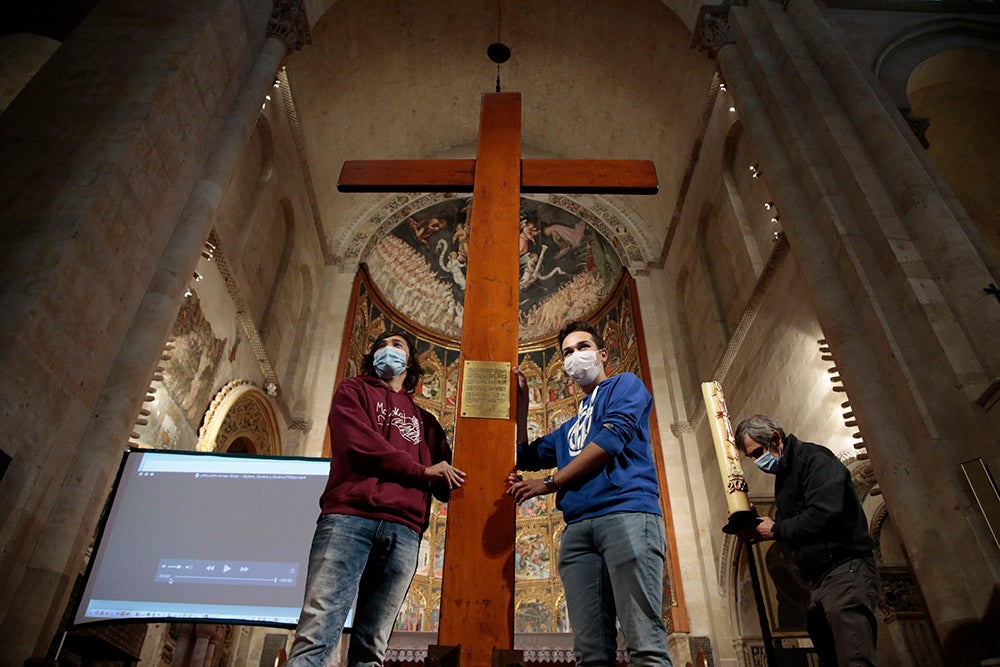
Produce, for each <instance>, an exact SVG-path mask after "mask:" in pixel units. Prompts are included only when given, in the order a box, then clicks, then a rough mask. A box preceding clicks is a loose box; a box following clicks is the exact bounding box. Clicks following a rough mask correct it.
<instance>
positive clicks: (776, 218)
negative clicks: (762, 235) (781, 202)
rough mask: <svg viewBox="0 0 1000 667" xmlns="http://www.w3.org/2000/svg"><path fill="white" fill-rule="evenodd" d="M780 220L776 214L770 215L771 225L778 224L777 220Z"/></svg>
mask: <svg viewBox="0 0 1000 667" xmlns="http://www.w3.org/2000/svg"><path fill="white" fill-rule="evenodd" d="M780 220H781V218H779V217H778V216H776V215H775V216H772V217H771V224H772V225H776V224H778V222H779V221H780Z"/></svg>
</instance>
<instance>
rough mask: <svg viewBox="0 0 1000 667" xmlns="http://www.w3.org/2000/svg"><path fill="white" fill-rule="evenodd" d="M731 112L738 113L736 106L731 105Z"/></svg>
mask: <svg viewBox="0 0 1000 667" xmlns="http://www.w3.org/2000/svg"><path fill="white" fill-rule="evenodd" d="M729 113H736V107H734V106H732V105H729Z"/></svg>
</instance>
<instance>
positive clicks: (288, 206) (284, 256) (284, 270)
mask: <svg viewBox="0 0 1000 667" xmlns="http://www.w3.org/2000/svg"><path fill="white" fill-rule="evenodd" d="M278 208H279V214H278V219H279V220H280V221H281V222H283V223H284V229H285V231H284V238H283V241H284V243H283V244H282V248H281V258H280V259H279V260H278V268H277V270H276V271H275V273H274V280H272V281H271V285H270V291H269V294H268V297H267V304H266V305H265V306H264V312H263V314H262V315H261V318H260V327H261V330H260V336H261V338H263V339H264V342H265V343H268V342H269V338H270V334H271V321H272V320H273V319H274V317H273V315H274V304H275V302H276V301H277V300H278V298H279V296H280V291H281V287H282V285H283V284H284V283H285V277H286V276H287V274H288V267H289V265H290V264H291V261H292V251H294V250H295V209H294V208H293V207H292V203H291V202H290V201H289V200H288V198H287V197H282V198H281V201H280V202H279V204H278ZM268 347H271V346H270V345H269V346H268ZM274 352H275V350H274V349H273V348H272V349H271V353H272V354H274Z"/></svg>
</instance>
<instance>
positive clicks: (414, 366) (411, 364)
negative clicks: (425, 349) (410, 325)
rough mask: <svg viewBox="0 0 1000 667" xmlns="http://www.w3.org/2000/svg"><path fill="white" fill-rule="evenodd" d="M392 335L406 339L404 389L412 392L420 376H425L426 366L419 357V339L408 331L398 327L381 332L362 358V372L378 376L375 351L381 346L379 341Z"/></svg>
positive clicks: (409, 392)
mask: <svg viewBox="0 0 1000 667" xmlns="http://www.w3.org/2000/svg"><path fill="white" fill-rule="evenodd" d="M392 336H399V337H400V338H402V339H403V340H405V341H406V347H407V348H408V349H407V351H406V378H405V379H404V380H403V389H405V390H406V393H408V394H412V393H413V391H414V390H415V389H416V388H417V383H418V382H420V378H422V377H423V376H424V368H423V366H421V365H420V359H419V358H417V341H416V340H415V339H414V338H413V335H412V334H410V333H409V332H408V331H403V330H402V329H396V330H389V331H385V332H383V333H381V334H379V336H378V337H377V338H376V339H375V340H374V341H373V342H372V345H371V347H370V348H368V353H367V354H365V356H364V357H362V358H361V374H362V375H374V376H375V377H378V374H377V373H376V372H375V363H374V362H375V351H376V350H377V349H378V348H379V343H381V342H382V341H384V340H385V339H386V338H390V337H392Z"/></svg>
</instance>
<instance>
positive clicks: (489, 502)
mask: <svg viewBox="0 0 1000 667" xmlns="http://www.w3.org/2000/svg"><path fill="white" fill-rule="evenodd" d="M520 155H521V95H520V93H487V94H485V95H483V102H482V110H481V114H480V121H479V144H478V146H477V150H476V159H475V160H366V161H349V162H345V163H344V167H343V169H342V171H341V174H340V179H339V181H338V184H337V188H338V190H340V191H341V192H470V191H471V192H472V194H473V196H472V211H471V217H470V220H469V225H468V226H469V251H468V259H467V265H466V287H465V305H464V316H463V324H462V351H461V359H460V361H461V363H460V365H459V367H460V368H465V365H466V362H468V361H474V362H476V361H480V362H481V361H485V362H500V363H503V362H507V363H510V364H512V365H513V364H516V363H517V326H518V281H519V278H520V275H519V261H518V259H519V258H518V236H519V234H520V228H519V223H520V204H521V193H522V192H524V193H540V192H565V193H613V194H655V193H656V191H657V181H656V170H655V169H654V167H653V163H652V162H650V161H640V160H521V157H520ZM583 314H584V313H580V315H583ZM508 392H509V393H508V396H509V410H508V412H509V416H508V418H507V419H490V418H479V417H463V416H461V415H462V411H463V401H464V396H463V394H464V393H465V390H464V387H459V398H458V405H457V408H456V410H457V413H456V414H457V415H458V416H457V417H456V424H455V442H454V451H455V460H454V464H455V466H456V467H458V468H461V469H462V470H465V471H466V472H467V473H468V477H467V478H466V483H465V486H464V487H463V488H462V489H460V490H458V491H456V492H455V493H453V494H452V496H451V502H450V503H449V504H448V529H447V536H446V540H445V562H444V572H443V579H442V585H441V618H440V624H439V630H438V641H439V643H440V644H441V645H447V646H458V645H461V652H460V662H461V665H462V667H491V666H492V665H493V664H494V659H493V656H494V651H495V650H500V651H501V652H502V651H505V650H510V649H512V648H513V643H514V558H513V556H514V538H515V529H514V519H515V507H514V504H513V503H512V502H511V501H510V499H509V498H508V497H507V496H506V495H504V483H505V479H506V477H507V474H508V473H509V472H510V471H511V470H513V469H514V440H515V437H516V435H515V424H514V419H513V417H514V413H513V406H514V393H513V392H514V388H513V386H512V385H511V386H510V387H509V389H508ZM501 662H502V660H501Z"/></svg>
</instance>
